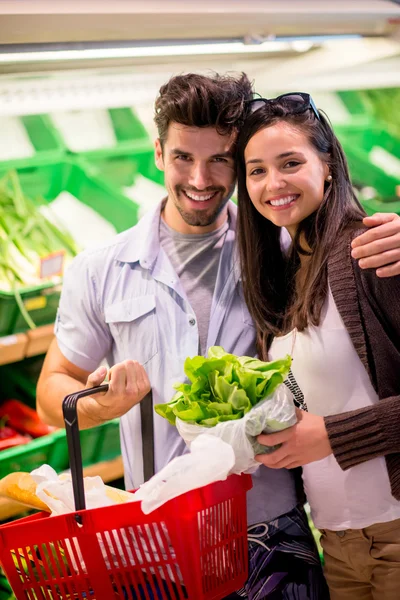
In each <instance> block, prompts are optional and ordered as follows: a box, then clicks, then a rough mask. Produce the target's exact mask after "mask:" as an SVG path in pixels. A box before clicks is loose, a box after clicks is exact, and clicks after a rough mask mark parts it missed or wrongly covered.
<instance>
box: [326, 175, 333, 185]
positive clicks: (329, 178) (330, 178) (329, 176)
mask: <svg viewBox="0 0 400 600" xmlns="http://www.w3.org/2000/svg"><path fill="white" fill-rule="evenodd" d="M326 181H329V183H330V182H331V181H332V175H328V176H327V178H326Z"/></svg>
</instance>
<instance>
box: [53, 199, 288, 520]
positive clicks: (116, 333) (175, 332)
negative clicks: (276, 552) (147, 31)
mask: <svg viewBox="0 0 400 600" xmlns="http://www.w3.org/2000/svg"><path fill="white" fill-rule="evenodd" d="M160 210H161V204H160V205H159V206H158V207H157V209H156V210H154V211H152V212H150V213H147V214H146V215H145V216H144V217H143V218H142V219H141V221H140V222H139V223H138V224H137V225H136V226H135V227H133V228H131V229H129V230H127V231H125V232H123V233H121V234H119V235H118V236H116V237H115V238H113V239H112V240H111V241H109V242H107V243H105V244H104V245H102V246H101V247H97V248H94V249H87V250H85V251H84V252H82V253H81V254H80V255H79V256H78V257H77V258H75V259H74V261H73V262H72V264H71V266H70V267H69V269H68V270H67V272H66V274H65V277H64V284H63V290H62V294H61V300H60V306H59V310H58V315H57V321H56V327H55V332H56V336H57V342H58V345H59V347H60V350H61V352H62V353H63V354H64V356H65V357H66V358H67V359H68V360H69V361H71V362H72V363H73V364H75V365H77V366H78V367H80V368H82V369H85V370H88V371H93V370H95V369H96V368H97V366H98V365H99V363H100V362H101V361H102V360H103V359H104V358H106V359H107V362H108V363H109V364H110V365H113V364H115V363H119V362H122V361H124V360H127V359H134V360H137V361H139V362H140V363H141V364H142V365H143V366H144V367H145V369H146V372H147V374H148V377H149V379H150V383H151V386H152V391H153V402H154V404H158V403H161V402H167V401H169V400H170V399H171V398H172V396H173V394H174V391H175V390H174V388H173V385H174V384H175V383H177V382H179V381H184V379H185V375H184V372H183V364H184V361H185V359H186V358H187V357H188V356H195V355H196V354H197V353H198V347H199V334H198V328H197V320H196V315H195V314H194V312H193V309H192V307H191V306H190V304H189V301H188V299H187V296H186V294H185V291H184V289H183V287H182V285H181V282H180V280H179V278H178V276H177V275H176V273H175V271H174V269H173V267H172V265H171V263H170V261H169V259H168V257H167V255H166V254H165V252H164V250H163V248H162V247H161V245H160V241H159V220H160ZM228 211H229V223H230V226H229V230H228V232H227V235H226V240H225V243H224V246H223V248H222V252H221V258H220V265H219V270H218V275H217V280H216V285H215V291H214V296H213V301H212V307H211V313H210V324H209V331H208V339H207V347H209V346H213V345H218V346H223V347H224V348H225V350H227V351H228V352H231V353H233V354H238V355H250V356H253V355H255V353H256V349H255V328H254V325H253V322H252V319H251V317H250V314H249V312H248V310H247V307H246V305H245V303H244V300H243V296H242V292H241V286H240V271H239V264H238V260H237V255H236V252H235V228H236V207H235V205H234V204H233V203H231V202H230V203H229V205H228ZM120 430H121V450H122V456H123V460H124V469H125V483H126V487H127V489H132V488H136V487H138V486H139V485H140V484H141V483H142V482H143V458H142V437H141V423H140V407H139V406H135V407H133V408H132V409H131V410H130V411H129V412H128V413H127V414H126V415H124V416H123V417H121V420H120ZM154 440H155V444H154V445H155V448H154V453H155V468H156V470H157V471H158V470H159V469H161V468H162V467H164V466H165V465H166V464H167V463H169V462H170V461H171V460H172V459H173V458H174V457H176V456H179V455H181V454H183V452H185V450H186V447H185V443H184V442H183V440H182V438H181V437H180V436H179V434H178V432H177V430H176V428H175V427H173V426H172V425H170V424H169V423H168V421H166V420H165V419H163V418H162V417H160V416H159V415H157V414H154ZM253 485H254V487H253V490H252V491H251V492H250V493H249V511H248V512H249V523H255V522H257V521H261V520H271V519H272V518H275V517H276V516H278V515H280V514H283V513H284V512H288V511H289V510H291V509H292V508H293V507H294V506H295V504H296V496H295V491H294V483H293V480H292V476H291V474H290V473H289V472H288V471H285V470H270V469H267V468H266V467H264V466H262V467H260V469H259V470H258V471H257V473H256V474H255V476H253ZM251 498H253V501H251ZM275 498H276V500H275ZM253 509H254V510H253ZM253 513H254V514H253Z"/></svg>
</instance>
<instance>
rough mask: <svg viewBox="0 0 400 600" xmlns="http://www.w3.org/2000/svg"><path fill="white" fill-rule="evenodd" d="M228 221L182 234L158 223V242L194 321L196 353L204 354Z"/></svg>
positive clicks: (161, 222)
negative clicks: (171, 267)
mask: <svg viewBox="0 0 400 600" xmlns="http://www.w3.org/2000/svg"><path fill="white" fill-rule="evenodd" d="M228 229H229V224H228V221H225V223H224V224H223V225H221V227H219V228H218V229H216V230H215V231H211V232H210V233H199V234H193V233H190V234H185V233H179V232H178V231H175V230H174V229H171V227H169V226H168V225H167V224H166V223H165V222H164V220H163V219H162V218H161V220H160V243H161V246H162V247H163V249H164V251H165V253H166V254H167V256H168V258H169V260H170V261H171V264H172V266H173V267H174V269H175V271H176V274H177V275H178V277H179V279H180V280H181V282H182V286H183V289H184V290H185V292H186V295H187V297H188V300H189V302H190V305H191V307H192V308H193V311H194V314H195V315H196V318H197V326H198V330H199V345H200V348H199V353H200V354H203V355H205V354H206V352H207V334H208V326H209V322H210V312H211V304H212V299H213V295H214V287H215V282H216V279H217V274H218V266H219V259H220V256H221V250H222V246H223V245H224V241H225V237H226V232H227V231H228Z"/></svg>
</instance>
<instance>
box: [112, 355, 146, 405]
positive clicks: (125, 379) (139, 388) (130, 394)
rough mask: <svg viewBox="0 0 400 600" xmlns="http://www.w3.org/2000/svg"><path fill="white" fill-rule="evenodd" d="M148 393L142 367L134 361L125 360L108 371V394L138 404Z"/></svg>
mask: <svg viewBox="0 0 400 600" xmlns="http://www.w3.org/2000/svg"><path fill="white" fill-rule="evenodd" d="M149 391H150V382H149V379H148V377H147V374H146V371H145V370H144V368H143V366H142V365H141V364H140V363H138V362H137V361H136V360H125V361H124V362H123V363H119V364H117V365H115V366H114V367H112V369H111V370H110V392H112V393H113V394H115V395H118V396H126V397H127V398H131V399H132V400H134V401H135V402H134V403H136V402H139V401H140V400H141V399H142V398H143V397H144V396H145V395H146V394H147V393H148V392H149Z"/></svg>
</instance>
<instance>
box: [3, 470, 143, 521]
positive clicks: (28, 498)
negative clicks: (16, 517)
mask: <svg viewBox="0 0 400 600" xmlns="http://www.w3.org/2000/svg"><path fill="white" fill-rule="evenodd" d="M58 479H59V480H60V481H63V480H64V481H66V480H67V476H66V475H59V476H58ZM37 487H38V483H37V481H36V480H35V479H34V477H33V476H32V475H31V473H23V472H20V473H10V474H9V475H6V476H5V477H3V479H1V480H0V496H3V497H4V498H9V499H10V500H15V501H16V502H20V503H21V504H24V505H25V506H28V507H30V508H36V509H38V510H44V511H47V512H51V504H52V501H54V500H60V499H59V498H57V496H55V495H53V494H51V493H50V492H49V491H48V490H46V489H43V490H42V493H41V494H40V497H39V496H38V495H37V493H36V492H37ZM104 491H105V494H106V496H107V498H108V499H109V500H110V503H112V504H121V503H123V502H130V501H132V494H130V493H129V492H125V491H124V490H119V489H117V488H113V487H111V486H109V485H105V486H104ZM46 496H47V498H48V502H47V503H46V501H45V498H46Z"/></svg>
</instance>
